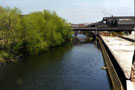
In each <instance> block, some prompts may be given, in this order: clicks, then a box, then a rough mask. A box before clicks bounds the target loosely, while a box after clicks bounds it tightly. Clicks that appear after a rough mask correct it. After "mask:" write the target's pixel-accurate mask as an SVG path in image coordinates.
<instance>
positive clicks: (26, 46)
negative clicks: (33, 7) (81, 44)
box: [0, 7, 72, 62]
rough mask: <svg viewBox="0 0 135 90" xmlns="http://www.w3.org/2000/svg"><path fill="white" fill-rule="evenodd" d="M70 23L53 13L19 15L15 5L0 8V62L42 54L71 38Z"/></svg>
mask: <svg viewBox="0 0 135 90" xmlns="http://www.w3.org/2000/svg"><path fill="white" fill-rule="evenodd" d="M71 31H72V28H71V25H70V24H69V23H67V22H66V21H65V20H64V19H62V18H61V17H59V16H58V15H57V14H56V12H50V11H48V10H44V11H43V12H33V13H30V14H27V15H22V14H21V11H20V10H19V9H17V8H14V9H10V8H3V7H0V62H4V61H6V60H12V59H17V58H19V57H20V56H24V55H29V54H38V53H42V52H44V51H46V50H48V49H49V47H55V46H58V45H61V44H62V43H64V42H65V41H68V40H70V38H71Z"/></svg>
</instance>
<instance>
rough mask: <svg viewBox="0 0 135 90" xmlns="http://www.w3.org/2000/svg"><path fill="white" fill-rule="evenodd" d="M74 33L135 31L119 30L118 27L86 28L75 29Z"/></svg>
mask: <svg viewBox="0 0 135 90" xmlns="http://www.w3.org/2000/svg"><path fill="white" fill-rule="evenodd" d="M73 31H134V29H133V28H132V29H127V28H117V27H113V28H111V27H106V28H96V27H86V28H73Z"/></svg>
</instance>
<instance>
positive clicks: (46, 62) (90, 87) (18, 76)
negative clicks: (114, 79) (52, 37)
mask: <svg viewBox="0 0 135 90" xmlns="http://www.w3.org/2000/svg"><path fill="white" fill-rule="evenodd" d="M103 66H104V60H103V56H102V53H101V51H100V49H99V48H97V47H96V45H95V44H94V43H84V44H78V45H63V46H62V47H57V48H52V49H50V50H48V51H47V52H46V53H45V54H41V55H33V56H29V57H27V58H26V59H25V60H24V61H21V62H17V63H13V64H7V65H3V66H0V90H110V82H109V79H108V75H107V72H106V70H102V69H100V68H101V67H103Z"/></svg>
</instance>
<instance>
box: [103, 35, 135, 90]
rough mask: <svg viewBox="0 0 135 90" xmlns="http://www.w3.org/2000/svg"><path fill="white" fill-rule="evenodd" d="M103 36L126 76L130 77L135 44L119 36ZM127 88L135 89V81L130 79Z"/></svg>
mask: <svg viewBox="0 0 135 90" xmlns="http://www.w3.org/2000/svg"><path fill="white" fill-rule="evenodd" d="M101 38H102V39H103V41H104V42H105V44H106V45H107V47H108V48H109V50H110V51H111V53H112V54H113V56H114V57H115V59H116V61H117V63H118V64H119V66H120V67H121V69H122V70H123V72H124V75H125V77H126V78H127V79H130V73H131V65H132V59H133V53H134V44H133V43H132V42H130V41H127V40H124V39H122V38H119V37H109V36H108V37H107V36H101ZM130 86H132V88H133V89H131V87H130ZM127 88H128V90H135V83H133V82H131V81H130V80H128V81H127ZM129 88H130V89H129Z"/></svg>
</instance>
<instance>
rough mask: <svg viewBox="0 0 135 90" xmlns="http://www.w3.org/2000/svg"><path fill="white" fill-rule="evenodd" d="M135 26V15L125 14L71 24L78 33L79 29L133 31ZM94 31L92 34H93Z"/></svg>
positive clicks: (90, 30)
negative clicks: (87, 23) (92, 21)
mask: <svg viewBox="0 0 135 90" xmlns="http://www.w3.org/2000/svg"><path fill="white" fill-rule="evenodd" d="M134 26H135V17H134V16H126V17H122V16H121V17H113V16H112V17H104V18H103V19H102V20H101V21H99V22H96V23H92V24H89V25H86V26H85V25H83V24H80V26H79V25H78V26H77V25H72V28H73V31H74V32H75V33H79V32H80V31H81V32H83V31H87V32H91V33H94V31H96V32H95V33H97V32H98V33H99V32H102V31H108V32H129V33H131V31H134ZM95 33H94V34H95Z"/></svg>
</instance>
